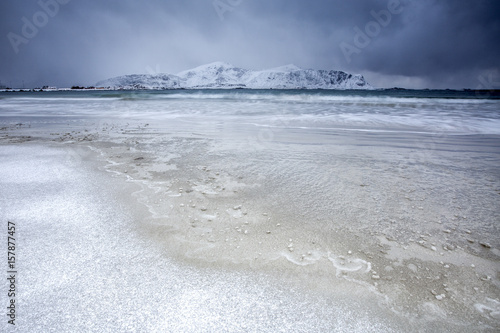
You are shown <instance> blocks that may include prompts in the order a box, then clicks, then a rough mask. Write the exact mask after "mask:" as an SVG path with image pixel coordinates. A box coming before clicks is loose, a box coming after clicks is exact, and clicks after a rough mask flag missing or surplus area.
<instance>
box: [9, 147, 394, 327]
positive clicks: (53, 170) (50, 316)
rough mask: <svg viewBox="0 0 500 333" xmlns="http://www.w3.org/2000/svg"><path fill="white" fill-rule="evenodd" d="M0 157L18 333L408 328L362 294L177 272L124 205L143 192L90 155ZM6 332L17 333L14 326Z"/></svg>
mask: <svg viewBox="0 0 500 333" xmlns="http://www.w3.org/2000/svg"><path fill="white" fill-rule="evenodd" d="M77 149H78V148H77ZM0 156H1V159H0V170H1V172H0V187H1V191H0V192H1V197H0V200H1V206H2V212H1V215H0V216H1V219H2V220H3V221H4V222H5V223H6V221H7V220H11V221H15V222H16V226H17V230H18V236H19V238H18V241H17V247H18V271H19V273H18V277H19V281H18V288H19V294H18V298H17V301H18V319H17V322H16V328H17V331H19V332H36V331H38V332H42V331H45V332H47V331H57V332H70V331H71V332H89V331H94V332H107V331H114V332H128V331H136V332H165V331H169V332H202V331H218V332H237V331H239V332H247V331H260V332H326V331H328V332H345V331H349V332H367V331H370V332H390V331H397V330H398V328H401V326H399V324H398V323H397V322H391V319H390V318H388V314H387V313H385V314H384V311H383V310H380V309H378V310H377V309H370V308H367V307H366V306H365V305H363V304H362V302H361V301H362V300H363V296H361V295H357V296H356V298H355V299H351V298H350V297H349V295H338V297H336V298H328V297H322V296H319V295H317V294H314V293H306V292H303V291H301V290H300V289H299V288H293V287H291V286H290V285H289V284H286V283H285V284H281V283H276V281H273V280H272V279H271V278H270V276H268V275H265V274H258V273H257V274H253V273H243V272H241V273H240V272H236V271H228V270H224V269H221V270H217V269H210V268H205V269H204V268H193V267H189V266H186V265H184V264H180V263H176V262H175V261H173V260H172V259H169V258H168V256H167V255H166V254H165V251H164V250H163V249H162V247H161V246H158V244H156V243H154V242H151V241H150V239H148V238H145V237H144V236H145V235H144V233H141V232H140V231H138V230H137V226H136V225H135V222H134V221H133V218H134V217H137V213H138V211H136V212H131V210H130V209H129V208H131V207H134V204H133V203H132V204H131V205H128V204H127V200H128V199H127V197H126V194H125V193H127V191H130V190H133V188H134V186H132V185H130V184H129V185H125V186H126V188H124V187H123V186H124V183H123V182H122V181H121V180H117V179H110V178H109V175H107V174H103V173H102V172H97V170H95V169H94V167H95V166H94V165H93V164H92V163H91V162H89V161H84V160H81V159H78V158H76V156H79V157H81V158H83V159H85V158H86V156H87V158H88V153H85V151H79V152H78V154H77V153H76V152H75V151H73V150H72V148H67V147H57V148H51V147H49V146H40V145H23V146H17V145H9V146H0ZM139 210H140V209H139ZM2 300H3V302H2V303H3V304H5V301H6V295H5V294H4V293H2ZM368 301H369V302H374V299H373V298H370V297H368ZM383 318H386V319H383ZM2 327H3V329H2V331H4V332H7V331H11V327H10V326H7V325H6V321H5V320H3V321H2Z"/></svg>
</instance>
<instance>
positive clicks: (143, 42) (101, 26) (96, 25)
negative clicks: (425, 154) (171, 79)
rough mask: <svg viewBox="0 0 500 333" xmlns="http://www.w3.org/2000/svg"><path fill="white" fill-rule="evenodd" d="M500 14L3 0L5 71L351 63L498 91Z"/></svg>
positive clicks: (66, 74)
mask: <svg viewBox="0 0 500 333" xmlns="http://www.w3.org/2000/svg"><path fill="white" fill-rule="evenodd" d="M43 4H46V5H45V6H44V5H43ZM49 4H51V5H49ZM54 4H57V6H56V5H54ZM44 7H45V9H44ZM56 7H59V8H56ZM47 8H48V9H47ZM391 10H392V11H391ZM387 13H389V16H387ZM44 15H45V16H44ZM499 15H500V2H498V1H495V0H490V1H486V0H479V1H468V0H448V1H445V0H442V1H440V0H418V1H417V0H414V1H413V0H400V1H398V0H380V1H344V0H338V1H337V0H313V1H303V0H274V1H264V0H215V1H214V0H192V1H188V0H171V1H163V0H149V1H138V0H86V1H83V0H40V1H38V0H37V1H28V0H18V1H6V0H4V1H1V2H0V80H1V82H2V84H7V85H10V84H11V82H12V85H14V86H20V85H21V84H22V81H25V84H26V86H37V85H44V84H49V85H57V86H69V85H72V84H85V85H89V84H93V83H95V82H96V81H98V80H101V79H104V78H108V77H111V76H116V75H122V74H130V73H148V72H156V71H161V72H168V73H176V72H178V71H181V70H184V69H187V68H191V67H194V66H197V65H201V64H204V63H208V62H212V61H217V60H220V61H226V62H230V63H232V64H234V65H237V66H241V67H246V68H253V69H261V68H269V67H273V66H280V65H284V64H288V63H295V64H296V65H298V66H301V67H305V68H324V69H340V70H346V71H349V72H355V73H361V74H365V76H366V77H367V80H368V81H369V82H371V83H372V84H373V85H375V86H396V85H399V86H405V87H416V88H423V87H431V88H433V87H434V88H445V87H450V88H463V87H469V88H476V87H478V86H482V87H484V88H492V87H495V88H499V87H498V86H496V85H498V84H499V83H498V82H497V81H499V80H498V76H499V75H500V73H499V72H498V71H499V66H500V64H499V60H498V59H500V51H499V48H500V46H499V43H498V42H497V39H498V36H499V35H500V18H499ZM26 21H28V23H26ZM27 24H28V27H25V26H26V25H27ZM30 24H32V25H34V26H35V30H36V33H35V32H33V31H30V29H29V25H30ZM37 25H38V26H37ZM377 25H378V26H377ZM23 27H24V30H23ZM23 33H24V34H23ZM26 35H27V36H26ZM16 51H17V52H16Z"/></svg>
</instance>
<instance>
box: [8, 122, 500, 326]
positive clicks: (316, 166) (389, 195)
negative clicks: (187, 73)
mask: <svg viewBox="0 0 500 333" xmlns="http://www.w3.org/2000/svg"><path fill="white" fill-rule="evenodd" d="M71 126H74V127H73V128H72V127H71ZM71 126H68V125H67V124H66V125H65V126H64V128H65V130H64V131H61V130H60V129H58V128H57V127H54V128H41V127H30V128H27V127H23V126H20V128H8V129H4V130H3V133H2V134H3V135H2V147H1V148H2V155H3V156H5V157H6V158H2V161H3V162H2V163H4V165H5V163H7V165H5V166H4V167H2V174H3V175H4V176H3V180H2V187H4V189H3V190H2V193H3V194H4V197H3V199H2V200H3V201H4V203H5V206H6V207H11V209H8V210H6V212H5V213H3V214H5V215H4V216H3V219H19V220H21V221H23V223H25V224H26V227H25V228H26V230H27V235H31V239H30V237H28V236H25V237H26V238H25V240H24V241H22V243H21V245H20V246H24V247H25V250H24V251H26V253H29V254H30V255H29V256H27V257H26V261H25V263H24V265H25V267H26V270H33V272H38V273H37V274H39V275H37V274H35V275H34V276H38V278H33V281H32V282H33V285H34V286H38V287H36V288H35V289H34V291H32V292H30V293H27V294H26V295H24V296H23V297H26V298H25V299H26V304H30V305H29V308H28V309H27V311H26V313H27V314H30V315H29V317H24V318H25V319H22V318H23V315H21V314H20V321H22V320H26V321H25V322H24V323H25V325H30V323H32V322H37V323H38V325H41V327H54V326H53V325H57V323H56V322H57V320H56V319H55V318H54V319H53V321H50V320H52V319H43V320H42V319H40V318H39V316H40V311H41V308H42V305H44V306H45V305H46V303H47V300H48V299H54V297H55V298H56V299H58V298H62V299H65V298H64V296H62V295H63V293H60V292H58V291H57V289H58V288H59V287H60V285H61V283H62V282H61V281H60V280H61V279H60V276H61V275H62V276H64V274H63V272H66V278H65V279H63V281H66V282H65V283H64V285H63V286H62V288H63V289H61V290H66V291H69V292H72V293H76V294H77V295H80V296H79V297H81V298H82V299H85V302H90V303H91V302H97V303H95V304H98V306H97V307H95V308H94V309H98V310H99V311H97V310H96V311H94V310H92V306H90V303H89V307H88V308H86V309H87V310H81V309H80V310H78V308H77V304H76V303H75V302H74V300H68V299H65V300H64V301H62V302H57V303H58V304H59V305H56V304H54V305H53V306H54V311H56V310H59V311H60V310H61V309H65V308H67V309H68V310H67V311H66V310H65V313H67V315H69V314H71V313H75V312H78V311H80V313H81V314H82V315H81V318H79V319H78V320H76V319H75V318H67V319H66V320H64V321H63V322H64V325H68V326H61V327H62V328H65V327H67V328H76V327H81V326H80V325H84V326H85V325H90V323H89V318H94V317H95V318H98V319H99V320H100V322H101V323H102V322H103V321H104V320H105V319H104V318H116V319H115V320H114V322H115V323H116V322H119V323H122V322H123V323H122V324H120V325H123V326H117V327H119V328H124V327H135V328H142V327H144V326H141V324H140V323H141V322H147V325H152V326H145V327H148V328H150V330H153V331H154V330H161V328H162V327H163V328H164V326H162V325H163V323H165V322H166V323H168V324H169V325H174V326H172V327H173V328H177V329H182V330H192V331H198V330H200V331H201V330H203V329H202V328H201V327H204V328H206V327H212V328H214V329H222V330H231V331H234V330H236V331H238V330H240V331H245V330H246V329H245V327H247V328H248V327H256V328H261V329H258V330H259V331H262V330H263V331H308V332H309V331H339V332H344V331H360V332H361V331H377V330H378V331H384V332H387V331H391V330H393V331H415V332H418V331H444V330H447V331H456V332H460V331H463V332H467V331H470V330H471V329H474V330H476V331H477V330H479V331H485V332H487V331H492V332H493V331H495V330H496V329H498V327H499V323H500V322H499V321H500V294H499V287H500V285H499V275H498V274H499V273H498V272H499V270H500V265H499V257H500V251H499V249H500V238H499V237H498V235H499V230H498V228H499V216H500V212H499V205H498V200H499V194H500V192H499V191H500V186H499V184H500V182H499V180H500V177H499V174H498V171H497V168H496V166H497V165H498V163H497V162H498V142H499V141H498V138H497V137H495V136H467V137H460V136H453V137H450V136H446V135H435V136H428V135H420V134H405V135H400V134H397V133H395V134H390V133H385V134H383V135H382V134H373V133H365V134H360V133H358V132H357V133H355V134H352V133H350V132H348V131H342V130H339V131H334V132H332V131H325V132H323V131H321V130H314V131H311V130H305V131H301V130H298V129H295V130H290V129H273V130H272V131H271V132H267V131H262V130H260V129H256V128H253V127H252V126H249V125H245V126H242V125H238V124H231V125H230V126H231V127H230V128H227V127H224V126H227V125H218V124H216V123H214V124H209V125H207V124H200V123H197V124H183V123H182V121H177V122H176V121H173V122H169V123H165V122H160V123H153V124H150V123H146V122H134V121H131V120H129V119H128V120H127V121H116V120H115V121H112V120H106V121H100V122H98V123H77V124H74V125H71ZM220 126H222V127H220ZM294 131H299V132H300V135H297V133H295V132H294ZM297 138H300V139H297ZM39 151H41V152H44V151H46V152H47V155H44V154H42V156H39V155H40V154H38V155H37V152H39ZM33 155H34V156H35V157H36V158H35V159H33V158H32V157H31V156H33ZM37 158H38V161H39V163H37V162H36V161H37ZM16 159H18V160H17V162H15V163H14V162H12V161H13V160H14V161H16ZM6 161H8V162H6ZM44 163H48V165H49V166H50V167H49V168H48V169H41V170H38V169H33V168H34V165H42V166H43V165H44ZM18 168H20V170H24V171H22V172H21V173H20V174H21V175H24V176H23V180H22V181H21V180H19V181H17V182H12V181H11V180H10V179H12V177H13V175H14V174H15V172H17V171H14V170H17V169H18ZM30 168H31V169H30ZM59 169H61V170H62V171H61V173H60V174H59V173H58V174H55V175H51V176H43V175H47V172H49V171H48V170H56V171H57V170H59ZM9 170H10V172H11V173H9ZM43 170H45V171H44V172H42V171H43ZM35 171H36V172H35ZM56 171H50V172H56ZM37 172H38V173H37ZM49 174H50V173H49ZM29 175H32V178H29V177H28V178H27V176H29ZM44 177H45V178H44ZM58 177H62V180H61V183H60V184H57V183H56V184H54V183H53V180H54V179H58ZM14 178H15V177H14ZM88 179H94V180H93V181H92V182H88ZM40 182H42V187H37V186H39V185H40V184H39V183H40ZM73 182H74V183H73ZM19 184H22V186H19ZM82 184H85V189H86V193H85V194H74V195H75V197H73V198H70V199H66V198H67V193H65V192H71V191H73V190H74V189H76V188H78V187H79V186H81V185H82ZM36 188H38V189H39V190H38V194H29V193H31V192H30V191H31V190H33V191H34V190H35V189H36ZM54 189H59V191H61V192H62V193H61V194H60V196H59V197H58V200H61V201H53V200H52V199H51V200H46V199H43V200H42V199H41V198H44V197H45V196H46V195H47V193H50V191H53V190H54ZM34 192H35V193H36V191H34ZM6 193H9V195H6ZM12 195H14V196H16V197H17V198H18V201H16V202H15V203H14V204H13V203H11V202H12V201H11V200H10V198H11V196H12ZM106 196H107V197H106ZM56 197H57V196H56ZM82 198H87V199H85V200H82ZM97 198H99V199H97ZM104 198H105V199H104ZM68 200H69V202H71V203H72V204H78V207H80V209H82V211H81V212H80V213H78V214H75V210H72V209H70V208H68V207H71V206H68ZM54 202H55V203H54ZM33 203H37V204H35V205H33ZM2 205H3V206H4V204H2ZM95 206H97V207H95ZM89 207H90V208H89ZM105 207H106V208H105ZM51 210H54V212H55V213H57V214H56V216H57V218H55V216H54V215H51V214H48V213H47V215H43V214H42V215H41V214H39V212H40V211H44V212H47V211H51ZM19 212H23V213H22V214H21V213H19ZM89 212H90V213H91V214H90V215H88V214H89ZM103 212H105V213H104V214H103ZM55 213H54V214H55ZM23 214H24V215H23ZM42 221H43V222H44V223H45V224H46V225H47V226H48V227H47V228H41V227H40V225H44V224H43V223H42V224H41V223H40V222H42ZM72 221H74V222H73V223H71V222H72ZM68 222H69V223H68ZM59 227H64V229H58V228H59ZM21 230H22V225H21ZM40 233H42V235H44V237H40ZM67 235H70V236H71V237H70V238H69V239H66V238H65V237H68V236H67ZM90 235H93V236H94V237H95V238H94V237H91V236H90ZM82 236H84V237H87V238H84V241H82V238H81V237H82ZM101 238H102V239H101ZM35 239H36V240H37V242H38V243H35V242H33V243H31V241H30V240H33V241H34V240H35ZM99 239H101V240H99ZM54 240H57V242H56V243H58V244H64V246H63V245H60V246H59V248H58V251H56V252H57V257H56V259H53V260H52V263H51V264H50V263H49V264H47V267H57V268H58V269H56V270H54V269H53V268H52V271H53V274H54V275H55V276H52V277H51V275H48V276H47V275H44V274H42V272H47V270H48V271H50V270H51V269H49V268H42V267H40V265H36V264H35V263H36V262H44V260H43V259H41V258H45V257H46V255H47V254H48V253H50V251H51V250H50V249H51V244H54ZM31 244H33V245H31ZM34 244H37V245H36V246H35V245H34ZM38 244H39V245H38ZM75 246H76V248H77V249H78V251H79V252H78V251H77V252H76V253H78V255H72V256H70V257H69V259H68V258H67V254H68V253H75ZM94 250H96V251H94ZM30 251H32V252H30ZM82 258H86V259H85V260H83V259H82ZM54 260H55V261H54ZM102 263H104V264H102ZM89 264H90V265H91V266H90V272H91V273H92V274H91V275H90V277H86V276H88V275H87V274H88V272H89V268H88V267H87V265H89ZM129 265H132V267H131V268H128V267H129ZM104 266H105V267H106V269H105V270H101V268H100V267H104ZM82 271H83V272H86V273H82ZM172 271H174V272H177V271H179V274H178V276H177V275H175V273H174V274H173V275H172ZM186 271H187V272H190V273H189V274H192V275H189V274H188V273H186ZM67 272H69V273H70V274H69V276H70V277H69V278H68V277H67V276H68V273H67ZM77 272H78V273H77ZM186 274H187V275H186ZM28 276H32V274H26V277H28ZM40 276H45V278H41V277H40ZM221 276H222V277H221ZM30 279H31V278H30ZM142 279H145V280H146V281H147V282H146V286H145V287H144V288H142V287H141V280H142ZM172 280H173V281H175V282H172ZM95 281H99V282H97V287H96V289H93V290H94V292H93V293H92V294H91V296H90V297H87V298H85V296H83V295H84V290H86V288H87V287H89V286H91V285H92V283H94V282H95ZM105 281H108V282H105ZM117 281H119V285H118V286H116V285H115V287H113V288H111V287H109V288H108V286H109V285H111V284H115V283H117ZM207 281H218V282H216V286H213V285H212V284H210V283H208V282H207ZM206 283H208V285H207V284H206ZM30 285H31V284H30ZM55 286H58V287H57V288H55ZM228 286H229V287H228ZM263 286H264V287H263ZM158 288H159V289H158ZM163 288H166V289H163ZM266 288H268V289H266ZM173 289H175V290H176V291H175V292H174V291H173ZM104 290H106V296H105V297H100V296H101V294H100V293H101V292H104ZM124 290H126V291H127V292H123V291H124ZM158 290H160V291H161V292H158ZM207 290H208V291H207ZM262 290H265V291H264V292H263V291H262ZM228 291H229V292H228ZM54 293H56V294H54ZM170 293H173V294H175V293H177V294H176V295H177V296H176V297H174V299H175V300H172V297H170V296H169V294H170ZM152 295H154V296H153V298H152V299H151V300H150V301H146V299H147V298H148V297H152ZM179 295H181V296H179ZM234 295H236V296H234ZM221 299H222V300H224V301H222V304H224V305H223V306H222V305H221V306H219V305H217V304H218V303H219V301H218V300H221ZM96 300H97V301H96ZM111 300H112V301H111ZM65 302H66V303H65ZM134 302H139V304H141V307H140V308H144V309H146V310H145V311H141V314H140V315H139V317H136V316H135V315H130V314H128V313H129V312H128V311H131V309H132V307H129V306H131V305H132V303H134ZM141 302H142V303H141ZM65 304H66V305H65ZM68 304H69V305H68ZM112 304H113V305H115V304H119V305H120V307H118V308H117V307H116V306H111V305H112ZM241 304H243V308H242V307H241ZM193 307H195V308H196V310H195V311H192V310H193ZM255 307H257V308H255ZM134 308H135V307H134ZM179 308H180V309H184V310H183V311H181V312H180V313H179V311H178V310H176V309H179ZM234 308H237V309H238V311H237V313H238V314H237V315H235V313H234V312H232V311H233V310H231V309H234ZM104 309H106V310H104ZM257 309H260V312H259V311H257ZM134 311H135V310H134ZM167 313H168V314H167ZM259 313H260V314H259ZM262 313H263V314H264V319H262ZM360 314H363V315H361V317H360ZM93 316H94V317H93ZM118 318H122V319H118ZM123 318H125V319H123ZM186 318H188V319H186ZM59 320H60V317H59ZM99 320H98V321H99ZM85 323H87V324H85ZM285 323H286V324H285ZM301 323H302V324H301ZM339 323H340V324H339ZM127 325H131V326H127ZM175 325H179V326H175ZM183 325H184V326H183ZM211 325H212V326H211ZM241 325H246V326H245V327H244V326H241ZM252 325H254V326H252ZM259 325H260V326H259ZM57 327H59V326H57ZM105 327H107V328H108V329H110V330H111V329H113V328H115V327H114V326H113V324H108V326H105ZM95 329H97V326H95ZM172 330H173V331H175V330H176V329H172Z"/></svg>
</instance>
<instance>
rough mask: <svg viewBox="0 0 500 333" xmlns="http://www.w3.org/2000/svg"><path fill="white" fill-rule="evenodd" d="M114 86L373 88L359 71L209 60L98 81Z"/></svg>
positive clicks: (176, 87)
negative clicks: (168, 70) (259, 66)
mask: <svg viewBox="0 0 500 333" xmlns="http://www.w3.org/2000/svg"><path fill="white" fill-rule="evenodd" d="M96 86H98V87H109V88H114V89H180V88H183V89H231V88H248V89H373V88H372V87H371V86H370V85H369V84H368V83H367V82H366V81H365V79H364V78H363V76H362V75H352V74H348V73H345V72H342V71H334V70H329V71H328V70H314V69H302V68H300V67H297V66H295V65H292V64H290V65H285V66H281V67H276V68H271V69H266V70H261V71H252V70H248V69H243V68H239V67H235V66H233V65H231V64H228V63H225V62H213V63H210V64H206V65H202V66H198V67H196V68H193V69H189V70H186V71H182V72H180V73H178V74H177V75H171V74H156V75H146V74H144V75H125V76H119V77H115V78H112V79H108V80H104V81H101V82H98V83H97V85H96Z"/></svg>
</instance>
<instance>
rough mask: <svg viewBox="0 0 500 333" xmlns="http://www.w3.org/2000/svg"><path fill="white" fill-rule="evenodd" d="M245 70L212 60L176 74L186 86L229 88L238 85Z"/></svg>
mask: <svg viewBox="0 0 500 333" xmlns="http://www.w3.org/2000/svg"><path fill="white" fill-rule="evenodd" d="M246 72H247V70H246V69H242V68H238V67H234V66H233V65H231V64H227V63H224V62H213V63H211V64H208V65H203V66H199V67H196V68H193V69H190V70H187V71H183V72H180V73H179V74H177V76H178V77H179V78H180V79H181V80H183V81H184V83H185V86H186V87H187V88H231V87H240V86H241V85H242V84H241V82H242V77H243V76H244V75H245V74H246Z"/></svg>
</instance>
